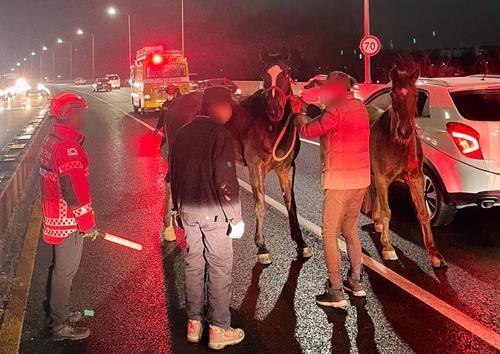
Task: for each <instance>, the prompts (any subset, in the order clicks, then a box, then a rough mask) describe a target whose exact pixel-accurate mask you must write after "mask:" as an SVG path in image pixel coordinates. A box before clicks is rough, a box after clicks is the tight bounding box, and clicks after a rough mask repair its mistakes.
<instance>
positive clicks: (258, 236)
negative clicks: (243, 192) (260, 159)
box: [248, 164, 272, 264]
mask: <svg viewBox="0 0 500 354" xmlns="http://www.w3.org/2000/svg"><path fill="white" fill-rule="evenodd" d="M248 170H249V172H250V184H251V185H252V194H253V198H254V201H255V217H256V221H257V222H256V225H255V245H256V246H257V261H258V262H259V263H260V264H271V262H272V260H271V252H269V251H268V250H267V248H266V244H265V240H264V214H265V211H266V205H265V186H264V179H265V176H266V170H265V167H264V166H263V165H262V164H260V165H257V166H255V165H254V166H251V165H249V168H248Z"/></svg>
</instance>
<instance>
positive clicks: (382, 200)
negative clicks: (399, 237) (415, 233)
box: [375, 176, 398, 261]
mask: <svg viewBox="0 0 500 354" xmlns="http://www.w3.org/2000/svg"><path fill="white" fill-rule="evenodd" d="M375 183H376V188H377V201H378V204H379V205H378V206H379V211H380V216H379V218H378V220H379V224H381V225H382V232H381V234H380V242H381V243H382V258H383V259H385V260H390V261H392V260H397V259H398V256H397V254H396V251H395V250H394V247H392V244H391V236H390V233H389V222H390V221H391V209H390V208H389V185H390V182H389V181H388V180H386V179H385V178H383V177H382V178H381V177H379V176H377V177H375Z"/></svg>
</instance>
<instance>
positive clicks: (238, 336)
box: [208, 325, 245, 350]
mask: <svg viewBox="0 0 500 354" xmlns="http://www.w3.org/2000/svg"><path fill="white" fill-rule="evenodd" d="M244 338H245V332H243V330H242V329H241V328H231V327H229V328H228V329H224V328H221V327H217V326H212V325H210V334H209V339H208V346H209V348H211V349H215V350H220V349H224V348H225V347H226V346H228V345H236V344H240V343H241V342H242V341H243V339H244Z"/></svg>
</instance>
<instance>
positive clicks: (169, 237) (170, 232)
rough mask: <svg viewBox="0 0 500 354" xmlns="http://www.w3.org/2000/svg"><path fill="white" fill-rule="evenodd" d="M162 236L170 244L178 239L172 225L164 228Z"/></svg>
mask: <svg viewBox="0 0 500 354" xmlns="http://www.w3.org/2000/svg"><path fill="white" fill-rule="evenodd" d="M162 236H163V239H164V240H165V241H168V242H171V241H175V240H176V239H177V236H176V235H175V230H174V227H173V226H172V225H170V226H168V227H165V226H164V227H163V231H162Z"/></svg>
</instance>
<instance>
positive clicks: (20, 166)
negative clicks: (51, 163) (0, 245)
mask: <svg viewBox="0 0 500 354" xmlns="http://www.w3.org/2000/svg"><path fill="white" fill-rule="evenodd" d="M51 127H52V124H51V122H50V121H49V119H48V113H47V108H46V107H44V108H42V109H41V111H40V113H39V114H38V115H37V116H36V117H34V118H33V120H32V121H31V122H29V123H28V124H27V125H26V126H25V128H24V129H23V132H22V133H21V134H19V135H18V136H16V137H14V138H13V139H12V142H11V143H10V144H9V145H7V146H6V147H5V148H4V149H3V150H2V152H1V154H0V234H1V233H2V232H3V231H4V229H5V227H6V226H7V224H8V222H9V218H10V215H11V213H12V211H13V210H14V208H15V207H16V205H17V203H18V200H19V197H20V195H21V194H22V192H23V191H25V190H27V187H28V185H29V183H31V182H32V181H33V176H34V172H35V171H37V170H38V166H39V164H38V155H39V153H40V148H41V145H42V142H43V139H44V138H45V136H46V135H47V134H48V133H49V132H50V130H51Z"/></svg>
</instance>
